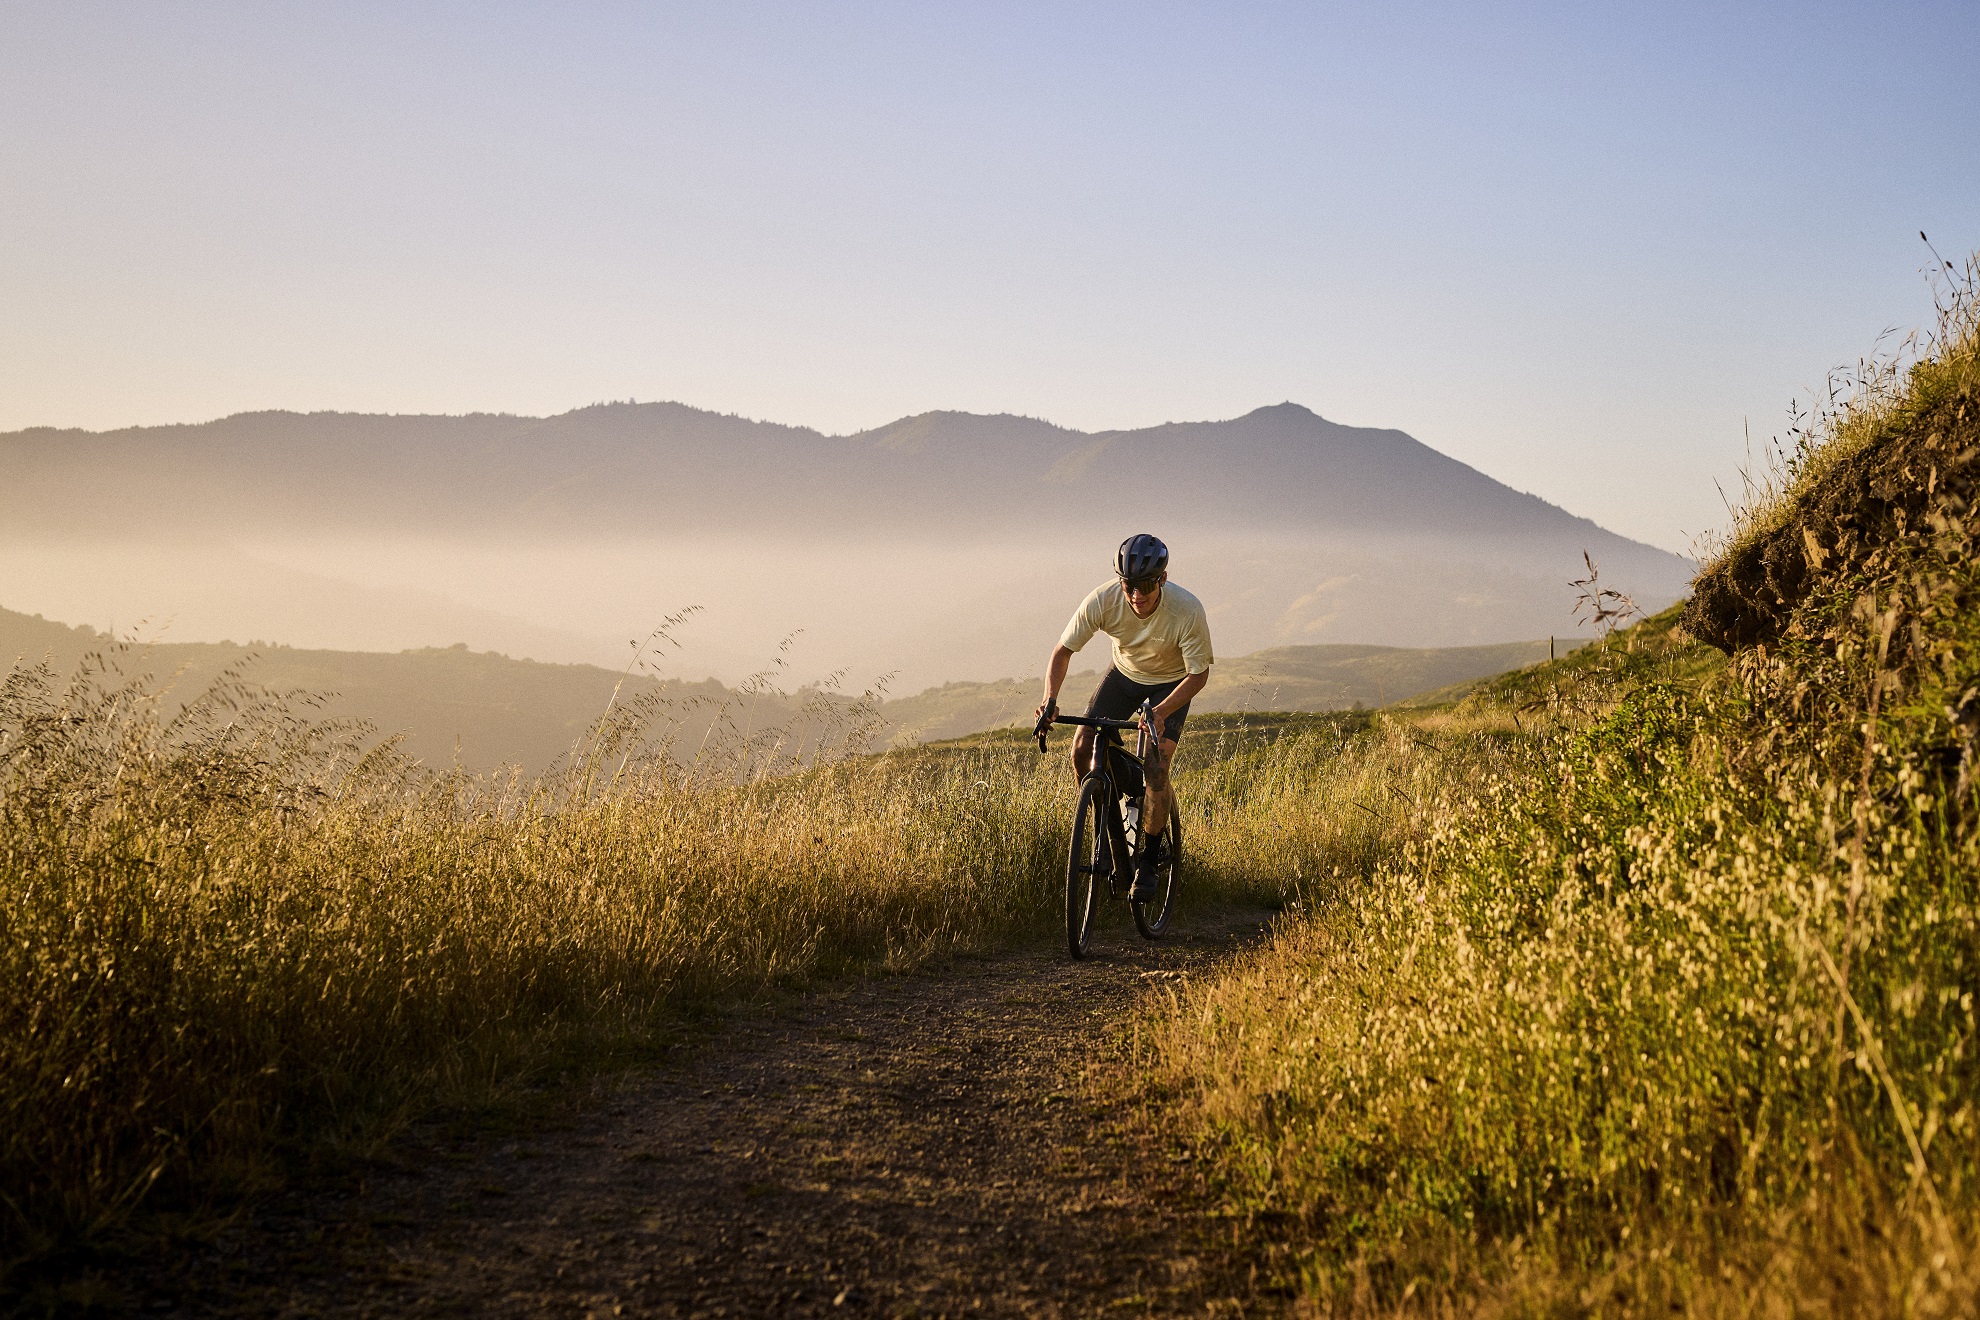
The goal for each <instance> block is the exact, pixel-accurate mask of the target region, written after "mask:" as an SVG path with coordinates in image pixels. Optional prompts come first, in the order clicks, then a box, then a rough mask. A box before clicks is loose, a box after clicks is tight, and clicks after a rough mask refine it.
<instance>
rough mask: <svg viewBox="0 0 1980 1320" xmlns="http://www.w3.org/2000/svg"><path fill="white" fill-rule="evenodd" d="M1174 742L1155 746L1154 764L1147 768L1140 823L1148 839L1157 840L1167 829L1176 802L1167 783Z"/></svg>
mask: <svg viewBox="0 0 1980 1320" xmlns="http://www.w3.org/2000/svg"><path fill="white" fill-rule="evenodd" d="M1175 755H1176V740H1175V739H1174V738H1164V739H1162V741H1161V742H1160V743H1159V744H1157V755H1156V758H1155V764H1154V765H1152V766H1150V767H1149V768H1148V792H1147V793H1146V794H1145V796H1146V797H1147V799H1148V800H1147V801H1146V802H1145V803H1143V804H1142V808H1141V813H1142V817H1141V818H1142V823H1143V825H1145V826H1146V827H1147V830H1148V837H1149V838H1151V839H1159V838H1161V837H1162V831H1163V830H1166V829H1167V828H1169V812H1170V811H1171V810H1172V809H1173V808H1174V806H1175V801H1176V791H1175V788H1174V787H1173V786H1172V785H1171V784H1170V782H1169V763H1170V762H1171V761H1173V760H1174V759H1175Z"/></svg>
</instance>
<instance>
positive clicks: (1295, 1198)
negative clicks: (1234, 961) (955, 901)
mask: <svg viewBox="0 0 1980 1320" xmlns="http://www.w3.org/2000/svg"><path fill="white" fill-rule="evenodd" d="M1971 294H1972V289H1971V286H1970V285H1969V287H1968V289H1967V291H1966V293H1965V295H1964V296H1963V297H1962V298H1961V299H1959V300H1958V301H1956V302H1955V305H1954V308H1953V311H1952V312H1951V313H1950V314H1949V316H1948V318H1947V320H1946V323H1945V324H1944V325H1943V326H1942V327H1941V330H1940V334H1939V337H1938V339H1937V340H1936V341H1935V345H1934V347H1933V350H1932V351H1931V352H1930V353H1928V354H1927V355H1926V357H1925V358H1924V360H1922V361H1920V362H1919V363H1918V364H1917V365H1915V366H1913V367H1911V368H1910V369H1909V370H1908V371H1906V372H1903V373H1893V374H1888V375H1884V376H1873V377H1871V378H1870V379H1869V381H1868V382H1867V384H1866V388H1865V389H1863V390H1862V391H1860V392H1859V393H1858V394H1857V396H1856V397H1855V398H1853V399H1852V400H1850V401H1849V402H1848V403H1847V404H1846V405H1845V406H1842V407H1841V408H1839V409H1838V410H1837V411H1835V412H1833V413H1831V414H1830V415H1829V416H1827V417H1826V418H1824V419H1822V424H1821V426H1820V427H1819V428H1817V429H1816V430H1815V431H1814V432H1813V433H1811V435H1810V437H1809V440H1808V443H1807V444H1806V445H1805V446H1804V447H1803V449H1802V450H1801V452H1800V453H1798V454H1797V455H1795V456H1794V458H1793V459H1792V460H1791V462H1790V464H1789V466H1788V469H1787V471H1786V472H1785V473H1784V474H1783V476H1784V480H1783V482H1782V484H1781V486H1780V488H1779V489H1778V490H1777V491H1776V492H1775V493H1774V494H1773V495H1771V496H1770V497H1769V498H1767V499H1766V500H1764V501H1763V502H1762V503H1761V504H1760V505H1758V506H1757V507H1756V508H1754V509H1753V510H1751V511H1750V512H1749V514H1748V515H1747V517H1746V519H1745V520H1744V521H1743V522H1742V523H1741V524H1740V525H1739V526H1737V527H1735V528H1734V529H1733V530H1732V532H1731V533H1730V534H1729V536H1728V538H1727V541H1726V545H1725V548H1724V551H1723V553H1722V554H1720V555H1719V556H1718V558H1717V559H1716V560H1715V561H1714V562H1713V563H1712V564H1710V565H1709V566H1708V567H1707V569H1706V571H1705V573H1704V575H1703V576H1702V577H1701V579H1700V582H1699V588H1698V592H1697V594H1696V596H1695V597H1694V599H1693V600H1692V601H1691V603H1690V605H1689V606H1688V607H1687V608H1686V609H1685V612H1684V615H1683V627H1682V628H1679V627H1678V626H1677V625H1678V620H1677V617H1676V614H1675V612H1667V613H1666V614H1664V615H1662V616H1660V617H1658V618H1657V619H1653V620H1651V621H1649V622H1647V623H1644V624H1641V625H1639V626H1637V627H1635V628H1632V629H1629V630H1627V631H1625V632H1622V633H1619V634H1617V635H1616V636H1615V637H1614V638H1612V639H1611V640H1610V642H1609V643H1607V644H1605V645H1603V646H1600V647H1593V648H1589V649H1587V650H1584V651H1582V652H1580V653H1578V654H1576V655H1575V656H1573V657H1571V658H1569V659H1566V660H1562V661H1559V662H1557V663H1553V664H1549V665H1543V666H1538V667H1536V668H1533V669H1529V670H1526V671H1523V672H1521V673H1519V674H1517V675H1513V676H1510V677H1508V678H1506V679H1504V680H1501V681H1497V682H1494V683H1490V684H1486V685H1482V686H1481V687H1480V688H1479V689H1478V690H1477V691H1475V692H1474V693H1472V694H1471V695H1469V696H1467V697H1466V698H1464V699H1463V700H1461V701H1458V702H1456V703H1454V704H1445V705H1441V706H1428V707H1422V708H1417V709H1413V710H1407V711H1392V712H1387V713H1385V714H1383V715H1382V716H1380V717H1379V718H1377V719H1375V720H1374V721H1373V722H1372V723H1371V725H1370V727H1369V728H1368V729H1367V730H1366V731H1364V732H1362V733H1360V734H1358V735H1355V736H1353V737H1351V738H1349V739H1347V740H1345V741H1335V742H1331V743H1330V742H1328V741H1326V740H1306V741H1305V742H1304V743H1301V742H1299V741H1281V742H1280V743H1278V744H1276V745H1275V746H1274V747H1272V748H1271V749H1269V750H1268V751H1266V752H1264V753H1261V754H1260V755H1258V756H1257V757H1256V758H1255V759H1254V760H1253V761H1252V762H1251V763H1250V764H1247V765H1241V764H1240V763H1239V762H1236V761H1233V762H1229V763H1227V764H1226V765H1225V766H1223V767H1220V771H1219V772H1220V773H1230V774H1243V775H1245V776H1246V777H1247V778H1248V779H1249V780H1250V781H1251V783H1252V784H1254V785H1255V786H1257V787H1256V789H1255V790H1254V791H1255V796H1254V798H1253V799H1252V804H1251V806H1250V808H1249V810H1250V811H1251V813H1252V816H1253V819H1252V821H1251V824H1252V826H1253V829H1252V830H1251V831H1249V832H1247V831H1241V830H1240V831H1230V832H1228V833H1226V834H1225V835H1223V837H1224V838H1225V839H1226V840H1228V841H1229V843H1230V846H1235V845H1236V843H1237V842H1238V841H1239V840H1244V839H1249V840H1254V841H1255V842H1253V843H1251V844H1250V845H1249V846H1250V851H1249V853H1248V854H1247V856H1246V860H1245V869H1246V871H1247V873H1248V874H1250V875H1252V876H1253V877H1254V879H1256V880H1265V879H1267V878H1268V877H1270V878H1276V880H1277V882H1278V883H1279V884H1281V885H1284V886H1286V887H1287V888H1288V889H1291V890H1294V891H1296V892H1298V893H1299V895H1300V897H1301V913H1300V915H1299V916H1298V917H1296V918H1294V919H1290V920H1288V921H1287V923H1286V924H1285V925H1284V927H1283V928H1282V930H1281V932H1280V935H1279V938H1278V939H1277V940H1276V941H1275V943H1274V945H1273V946H1272V947H1271V948H1270V949H1269V950H1268V951H1266V952H1265V953H1263V954H1262V955H1260V956H1258V957H1255V958H1252V959H1249V960H1247V961H1244V962H1242V963H1240V964H1239V965H1236V966H1234V967H1232V968H1231V969H1229V971H1228V972H1227V973H1226V974H1225V975H1223V976H1221V977H1218V978H1215V979H1214V980H1212V981H1210V982H1208V983H1205V984H1200V985H1197V986H1193V987H1189V988H1187V989H1185V990H1182V991H1180V992H1177V993H1176V994H1174V995H1173V996H1171V997H1170V1000H1169V1003H1168V1006H1167V1015H1166V1019H1165V1020H1164V1021H1162V1022H1160V1023H1158V1024H1157V1025H1155V1026H1154V1027H1153V1028H1149V1027H1148V1026H1146V1025H1145V1024H1144V1028H1143V1030H1142V1032H1141V1033H1140V1035H1139V1037H1138V1049H1139V1051H1140V1053H1139V1059H1140V1062H1141V1063H1142V1065H1143V1066H1144V1067H1145V1069H1146V1070H1147V1074H1148V1076H1150V1077H1152V1078H1153V1082H1152V1086H1153V1088H1154V1093H1155V1098H1156V1099H1158V1101H1159V1103H1160V1106H1161V1108H1160V1110H1159V1112H1162V1113H1164V1114H1165V1115H1168V1116H1171V1117H1172V1118H1173V1120H1174V1123H1175V1127H1176V1129H1177V1131H1178V1132H1179V1133H1181V1134H1182V1140H1181V1142H1180V1143H1179V1144H1180V1145H1182V1146H1183V1147H1184V1148H1185V1150H1184V1153H1185V1154H1187V1155H1190V1156H1194V1157H1196V1158H1197V1159H1198V1160H1199V1161H1200V1167H1203V1168H1205V1169H1206V1171H1207V1172H1206V1175H1205V1176H1206V1177H1207V1178H1208V1179H1209V1180H1210V1182H1211V1185H1212V1187H1213V1188H1214V1189H1215V1190H1216V1192H1217V1194H1219V1195H1220V1196H1221V1197H1222V1198H1224V1200H1225V1201H1226V1202H1227V1204H1228V1206H1229V1210H1230V1213H1231V1215H1232V1216H1233V1222H1234V1223H1235V1224H1238V1225H1241V1226H1243V1227H1241V1228H1240V1229H1239V1233H1240V1236H1241V1237H1243V1238H1245V1240H1246V1241H1247V1242H1248V1243H1249V1244H1250V1246H1251V1247H1252V1248H1253V1249H1254V1250H1255V1251H1256V1252H1257V1253H1258V1254H1259V1256H1260V1258H1261V1259H1262V1260H1263V1261H1264V1262H1265V1263H1266V1264H1267V1265H1268V1266H1269V1267H1270V1268H1272V1269H1273V1270H1274V1271H1276V1273H1277V1275H1278V1277H1279V1278H1280V1279H1282V1280H1283V1281H1284V1282H1285V1284H1286V1286H1287V1287H1289V1288H1291V1289H1294V1290H1296V1291H1300V1292H1304V1293H1305V1294H1307V1295H1308V1297H1309V1298H1310V1301H1311V1304H1312V1305H1313V1307H1314V1308H1315V1309H1316V1310H1318V1311H1319V1312H1321V1313H1330V1314H1347V1313H1354V1314H1364V1313H1365V1314H1426V1315H1428V1314H1439V1315H1442V1314H1452V1313H1478V1314H1509V1315H1565V1314H1587V1313H1600V1314H1617V1315H1623V1314H1628V1315H1651V1314H1679V1313H1683V1314H1694V1315H1727V1316H1730V1315H1742V1316H1744V1315H1794V1314H1807V1315H1894V1316H1895V1315H1954V1314H1957V1315H1972V1314H1974V1313H1975V1310H1976V1296H1980V1274H1976V1271H1975V1262H1974V1253H1975V1252H1976V1250H1980V1233H1976V1230H1975V1224H1976V1222H1980V1111H1976V1097H1980V1053H1977V1052H1976V1049H1975V1045H1976V1028H1977V1027H1980V1021H1977V1020H1976V1014H1975V1004H1974V996H1975V994H1976V993H1980V797H1977V796H1976V777H1975V775H1974V774H1973V772H1972V762H1973V756H1974V748H1975V746H1976V742H1980V738H1976V734H1975V729H1976V728H1980V695H1976V694H1980V650H1976V648H1975V646H1974V642H1975V641H1976V640H1980V567H1976V565H1980V559H1976V558H1975V556H1974V553H1973V552H1974V548H1975V533H1976V531H1980V528H1976V527H1975V525H1974V523H1973V521H1972V519H1973V514H1972V510H1973V509H1974V508H1975V507H1977V506H1980V316H1976V308H1975V303H1974V301H1973V298H1972V296H1971ZM1693 637H1703V638H1706V639H1708V640H1709V641H1711V642H1712V643H1714V644H1716V645H1717V646H1718V647H1719V648H1722V649H1723V651H1724V652H1727V653H1729V656H1730V658H1729V660H1727V659H1721V658H1720V655H1721V652H1720V651H1719V650H1711V649H1708V648H1707V647H1706V646H1705V645H1704V644H1702V643H1700V642H1698V641H1694V640H1689V639H1690V638H1693ZM1295 785H1296V786H1297V788H1296V791H1291V792H1273V791H1270V790H1271V789H1273V788H1277V787H1280V786H1286V787H1288V788H1290V787H1292V786H1295ZM1142 1084H1144V1085H1147V1084H1150V1083H1147V1082H1146V1081H1144V1082H1143V1083H1142Z"/></svg>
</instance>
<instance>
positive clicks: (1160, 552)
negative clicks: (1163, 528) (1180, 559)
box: [1114, 532, 1169, 582]
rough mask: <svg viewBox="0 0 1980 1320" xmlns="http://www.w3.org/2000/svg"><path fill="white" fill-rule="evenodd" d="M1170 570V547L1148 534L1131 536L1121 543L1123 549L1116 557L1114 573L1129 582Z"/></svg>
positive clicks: (1142, 533)
mask: <svg viewBox="0 0 1980 1320" xmlns="http://www.w3.org/2000/svg"><path fill="white" fill-rule="evenodd" d="M1168 568H1169V547H1168V546H1166V545H1163V544H1162V542H1161V540H1160V539H1159V538H1157V537H1153V536H1150V535H1149V534H1148V533H1147V532H1141V533H1139V534H1138V535H1135V536H1130V537H1129V538H1128V539H1127V540H1125V541H1123V542H1121V548H1120V550H1119V551H1117V552H1116V553H1115V555H1114V571H1115V572H1116V573H1119V574H1120V575H1121V576H1122V577H1123V578H1125V579H1126V580H1128V581H1129V582H1132V581H1134V580H1135V579H1137V578H1152V577H1154V576H1155V575H1156V574H1157V573H1163V572H1167V571H1168Z"/></svg>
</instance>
